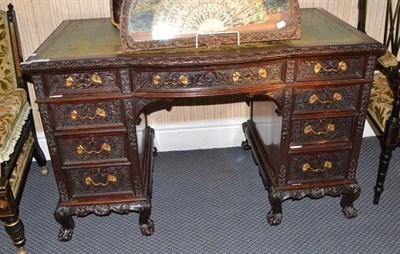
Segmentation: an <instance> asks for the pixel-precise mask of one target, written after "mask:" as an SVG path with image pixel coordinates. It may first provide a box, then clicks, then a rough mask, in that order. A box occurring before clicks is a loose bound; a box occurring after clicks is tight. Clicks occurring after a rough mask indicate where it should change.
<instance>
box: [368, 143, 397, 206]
mask: <svg viewBox="0 0 400 254" xmlns="http://www.w3.org/2000/svg"><path fill="white" fill-rule="evenodd" d="M392 152H393V148H392V147H387V146H386V145H383V147H382V153H381V156H380V160H379V169H378V176H377V179H376V185H375V188H374V190H375V194H374V201H373V203H374V205H378V204H379V200H380V197H381V194H382V192H383V190H384V188H383V185H384V183H385V178H386V173H387V170H388V168H389V163H390V159H391V158H392Z"/></svg>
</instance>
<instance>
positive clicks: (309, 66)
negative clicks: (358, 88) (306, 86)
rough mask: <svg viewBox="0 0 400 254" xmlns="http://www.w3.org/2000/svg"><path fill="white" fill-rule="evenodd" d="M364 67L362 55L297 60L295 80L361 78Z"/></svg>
mask: <svg viewBox="0 0 400 254" xmlns="http://www.w3.org/2000/svg"><path fill="white" fill-rule="evenodd" d="M364 68H365V58H364V57H363V56H360V57H352V58H349V57H347V56H346V57H339V58H327V59H325V58H324V59H304V60H298V61H297V75H296V77H297V78H296V81H312V80H330V79H349V78H362V77H363V76H364V73H363V71H364Z"/></svg>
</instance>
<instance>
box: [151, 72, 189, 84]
mask: <svg viewBox="0 0 400 254" xmlns="http://www.w3.org/2000/svg"><path fill="white" fill-rule="evenodd" d="M152 83H153V86H155V87H160V86H161V85H162V84H164V85H166V86H179V85H181V86H183V87H187V86H189V85H190V79H189V77H188V76H187V75H184V74H182V75H180V76H179V78H178V82H173V81H164V82H163V81H162V79H161V77H160V75H154V76H153V77H152Z"/></svg>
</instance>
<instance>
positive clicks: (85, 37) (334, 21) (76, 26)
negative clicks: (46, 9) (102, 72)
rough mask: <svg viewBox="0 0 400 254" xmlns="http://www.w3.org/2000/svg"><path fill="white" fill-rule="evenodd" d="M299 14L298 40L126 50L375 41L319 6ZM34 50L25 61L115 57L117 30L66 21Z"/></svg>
mask: <svg viewBox="0 0 400 254" xmlns="http://www.w3.org/2000/svg"><path fill="white" fill-rule="evenodd" d="M301 15H302V17H301V23H302V24H301V35H302V38H301V39H300V40H288V41H276V42H262V43H247V44H242V45H240V46H237V45H223V46H222V47H221V48H219V49H211V50H210V49H207V48H205V47H204V48H199V49H196V48H195V47H193V48H183V49H182V48H180V49H169V50H157V51H152V52H138V53H129V56H143V55H146V56H148V55H152V54H158V53H163V54H164V53H166V54H168V53H174V54H175V53H176V54H195V55H199V54H200V55H201V54H210V52H211V53H213V52H218V53H224V52H225V51H226V52H230V53H232V50H235V51H237V53H242V52H248V51H252V50H253V51H254V50H256V51H260V50H270V49H273V48H280V49H282V48H286V47H288V48H304V47H326V46H344V45H354V44H376V43H378V42H377V41H375V40H373V39H371V38H370V37H368V36H366V35H365V34H363V33H361V32H359V31H358V30H356V29H355V28H353V27H352V26H350V25H348V24H346V23H345V22H343V21H341V20H339V19H338V18H336V17H335V16H333V15H331V14H329V13H328V12H327V11H325V10H323V9H303V10H301ZM194 46H195V45H194ZM36 53H37V54H36V56H34V57H31V58H30V59H29V60H28V61H31V60H38V59H45V60H50V61H52V60H68V59H87V58H103V57H115V56H117V55H121V54H122V52H121V47H120V37H119V30H118V29H117V28H116V27H115V26H113V25H112V23H111V20H110V19H108V18H103V19H85V20H67V21H64V22H63V23H62V24H61V25H60V26H59V27H58V28H57V29H56V31H55V32H54V33H53V34H52V35H51V36H50V37H49V38H48V39H47V40H46V41H45V42H44V43H43V44H42V45H41V46H40V48H39V49H38V50H37V52H36Z"/></svg>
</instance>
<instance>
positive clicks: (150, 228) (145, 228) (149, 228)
mask: <svg viewBox="0 0 400 254" xmlns="http://www.w3.org/2000/svg"><path fill="white" fill-rule="evenodd" d="M139 227H140V231H141V232H142V235H144V236H151V235H153V234H154V223H153V220H152V219H148V221H147V223H146V224H139Z"/></svg>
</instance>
